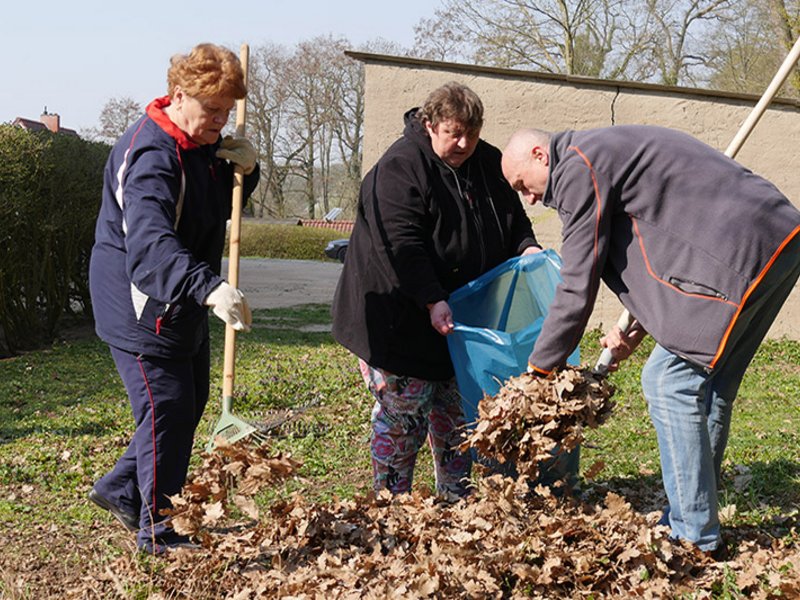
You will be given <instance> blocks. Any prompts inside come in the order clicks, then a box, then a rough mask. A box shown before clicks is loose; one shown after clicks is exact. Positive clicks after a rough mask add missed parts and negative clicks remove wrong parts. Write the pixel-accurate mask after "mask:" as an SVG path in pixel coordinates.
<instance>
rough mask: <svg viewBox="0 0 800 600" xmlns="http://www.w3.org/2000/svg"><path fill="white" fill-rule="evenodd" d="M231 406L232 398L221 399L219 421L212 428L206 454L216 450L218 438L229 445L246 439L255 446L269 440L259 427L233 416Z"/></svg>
mask: <svg viewBox="0 0 800 600" xmlns="http://www.w3.org/2000/svg"><path fill="white" fill-rule="evenodd" d="M232 405H233V398H229V397H226V398H223V401H222V415H221V416H220V418H219V421H217V425H216V426H215V427H214V431H213V433H212V434H211V439H210V440H209V442H208V445H207V446H206V451H207V452H211V451H212V450H214V448H216V445H217V440H218V439H220V438H222V439H223V440H225V441H226V442H228V443H229V444H233V443H235V442H238V441H239V440H243V439H245V438H246V439H247V441H248V442H251V443H253V444H256V445H261V444H263V443H264V442H266V441H267V440H268V439H269V438H268V436H266V435H264V433H263V432H262V430H261V429H260V428H259V427H257V426H255V425H253V424H252V423H248V422H247V421H245V420H244V419H241V418H239V417H237V416H236V415H234V414H233V412H231V407H232Z"/></svg>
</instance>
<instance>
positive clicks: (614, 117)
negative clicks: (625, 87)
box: [611, 87, 621, 125]
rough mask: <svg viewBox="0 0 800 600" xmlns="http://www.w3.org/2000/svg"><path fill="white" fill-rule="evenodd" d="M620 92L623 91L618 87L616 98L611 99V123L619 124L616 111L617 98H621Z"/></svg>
mask: <svg viewBox="0 0 800 600" xmlns="http://www.w3.org/2000/svg"><path fill="white" fill-rule="evenodd" d="M620 93H621V89H620V88H619V87H617V91H616V92H615V93H614V98H613V99H612V100H611V124H612V125H616V124H617V113H616V110H617V106H616V105H617V98H619V95H620Z"/></svg>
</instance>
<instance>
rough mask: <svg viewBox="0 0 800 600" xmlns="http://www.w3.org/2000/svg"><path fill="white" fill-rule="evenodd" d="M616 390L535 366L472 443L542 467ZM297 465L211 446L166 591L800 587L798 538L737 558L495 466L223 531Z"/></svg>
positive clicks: (600, 414) (430, 594) (311, 594)
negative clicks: (226, 520)
mask: <svg viewBox="0 0 800 600" xmlns="http://www.w3.org/2000/svg"><path fill="white" fill-rule="evenodd" d="M610 396H611V390H610V389H609V388H608V387H607V385H606V383H605V382H604V381H599V380H597V379H595V378H593V377H589V376H587V375H586V373H585V372H580V371H578V370H568V371H566V372H563V373H561V374H559V375H558V376H556V377H553V378H550V379H547V380H538V379H533V378H530V377H528V376H523V377H521V378H518V379H516V380H512V381H510V382H509V383H508V385H506V386H505V387H504V388H503V390H501V392H500V393H499V394H498V396H497V397H495V398H494V399H486V401H485V404H484V405H482V406H481V409H480V415H481V419H482V421H481V425H479V426H478V429H477V431H476V432H475V434H474V435H473V436H472V438H471V441H470V442H468V443H471V444H473V445H474V447H476V448H479V449H480V451H481V452H483V453H485V454H486V455H488V456H492V457H495V458H496V459H498V460H499V459H500V458H502V459H503V460H506V461H514V462H515V463H516V464H517V465H518V467H521V468H522V469H523V470H524V472H525V473H526V475H528V476H530V475H532V474H533V473H535V468H536V464H537V463H538V462H539V461H540V460H542V458H543V457H544V458H547V457H548V456H549V453H550V452H551V451H552V449H553V446H552V444H554V443H555V444H560V445H562V446H564V447H565V448H570V447H573V446H574V445H575V444H577V443H579V442H580V441H581V430H582V428H583V427H586V426H596V425H597V424H599V423H602V421H603V420H604V419H605V418H606V416H607V415H608V411H609V410H610V403H609V398H610ZM365 451H366V450H365ZM297 466H298V463H296V462H295V461H294V460H292V459H291V458H289V457H283V456H280V455H278V456H274V457H271V456H270V455H269V452H268V449H267V448H260V449H258V450H252V449H241V448H238V447H223V448H221V450H220V452H219V453H216V454H212V455H211V456H209V457H207V458H206V461H205V462H204V464H203V466H202V467H200V468H199V469H197V470H196V471H195V473H194V476H193V477H192V480H191V481H190V483H188V484H187V486H186V488H185V489H184V490H183V492H182V493H181V495H180V496H179V497H176V498H173V501H174V502H175V510H174V511H173V519H174V520H175V524H176V527H179V528H180V529H181V530H182V531H185V532H189V533H193V534H194V535H196V536H199V537H200V539H201V540H202V542H203V546H204V547H203V549H202V550H199V551H196V552H192V553H188V552H178V553H175V554H173V555H170V556H168V558H167V560H168V563H167V564H166V565H165V567H164V569H163V570H160V571H159V572H158V573H157V574H150V576H151V577H157V578H158V587H159V589H160V590H161V591H162V594H163V597H190V598H195V599H198V600H199V599H204V598H232V599H236V600H244V599H255V598H294V599H305V598H325V599H328V598H387V597H392V598H522V597H525V598H592V597H593V598H601V597H602V598H609V597H610V598H623V597H624V598H627V597H642V598H665V597H674V596H676V595H680V594H687V595H691V596H692V597H697V598H710V597H712V592H711V590H712V589H714V588H715V587H716V589H717V590H718V591H719V590H721V589H723V586H724V585H725V584H726V583H729V582H730V581H731V578H733V579H734V580H735V581H734V583H735V584H736V586H738V589H739V590H740V591H742V592H743V593H745V594H747V595H748V596H749V597H753V598H771V597H775V594H777V593H778V592H780V593H782V594H783V596H784V597H796V596H797V595H798V594H800V583H799V582H800V571H798V565H800V554H798V552H797V550H796V549H792V548H785V547H782V546H781V545H780V544H779V543H778V542H776V541H774V540H773V541H769V540H763V539H762V540H760V541H759V542H757V541H755V540H751V541H748V542H743V543H742V544H740V546H739V549H738V554H737V558H736V560H735V561H733V562H730V563H727V564H726V565H721V564H718V563H714V562H713V561H711V560H710V559H707V558H706V557H704V556H702V555H700V554H699V553H698V552H697V551H696V550H694V549H693V548H690V547H687V546H683V545H681V544H678V543H675V542H673V541H671V540H670V539H669V538H668V533H669V532H668V530H667V528H664V527H658V526H654V525H653V523H652V519H650V520H648V518H647V517H646V516H643V515H641V514H638V513H636V512H635V511H634V510H633V509H632V508H631V506H630V505H629V504H628V502H627V501H626V500H625V499H624V498H623V497H621V496H620V495H618V494H615V493H608V494H606V495H605V497H604V499H603V500H602V501H601V502H599V503H597V504H589V503H586V502H582V501H579V500H575V499H570V498H567V499H563V498H562V499H559V498H556V497H554V496H553V495H552V494H551V493H550V491H549V490H548V489H547V488H542V487H537V488H536V489H531V486H530V485H529V484H528V483H527V481H528V479H527V477H520V478H518V479H511V478H506V477H502V476H501V475H492V476H489V477H484V478H479V479H477V481H476V482H475V489H474V493H473V494H472V495H471V496H469V497H468V498H466V499H465V500H463V501H460V502H457V503H454V504H451V503H447V502H443V501H442V500H441V499H438V498H435V497H433V496H431V495H428V494H426V493H424V492H423V493H420V492H414V493H413V494H404V495H400V496H397V497H391V496H390V495H389V493H388V492H385V491H384V492H381V493H380V494H378V495H374V494H369V495H368V496H366V497H360V498H355V499H353V500H336V501H333V502H330V503H327V504H311V503H308V502H306V501H305V500H304V499H303V498H302V497H301V496H299V495H296V496H294V497H292V498H290V499H289V500H283V501H278V502H275V503H273V505H272V506H271V507H270V508H269V511H268V513H267V514H264V515H261V518H260V521H258V522H256V523H255V524H253V523H252V522H251V523H250V524H249V525H247V526H240V527H238V528H229V529H227V530H213V529H210V528H211V527H212V526H214V525H217V524H220V523H221V519H222V517H223V516H225V515H226V505H227V503H228V502H232V503H234V504H235V505H236V506H239V507H240V508H241V509H242V510H243V511H244V513H245V514H247V515H249V516H251V517H252V518H255V516H256V515H257V513H256V512H255V511H254V507H253V505H252V504H251V503H250V502H251V500H250V498H251V497H252V494H253V493H255V491H257V490H258V489H259V488H260V487H261V486H262V485H267V484H271V483H275V482H277V481H280V480H281V479H282V478H285V477H288V476H291V475H292V474H293V473H294V472H295V470H296V468H297ZM232 490H235V492H234V491H232ZM130 575H131V576H133V575H134V573H133V572H131V573H130Z"/></svg>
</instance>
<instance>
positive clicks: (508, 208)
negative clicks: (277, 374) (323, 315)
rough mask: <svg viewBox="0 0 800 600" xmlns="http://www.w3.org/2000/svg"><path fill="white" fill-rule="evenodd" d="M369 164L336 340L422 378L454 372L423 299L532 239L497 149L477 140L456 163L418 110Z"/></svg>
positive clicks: (340, 293)
mask: <svg viewBox="0 0 800 600" xmlns="http://www.w3.org/2000/svg"><path fill="white" fill-rule="evenodd" d="M415 112H416V109H412V110H410V111H408V112H407V113H406V114H405V117H404V119H405V130H404V132H403V137H402V138H400V139H399V140H397V141H396V142H395V143H394V144H392V146H391V147H390V148H389V149H388V150H387V151H386V153H385V154H384V155H383V156H382V157H381V158H380V160H379V161H378V162H377V164H376V165H375V166H374V167H373V168H372V169H371V170H370V171H369V173H367V175H366V176H365V177H364V180H363V182H362V184H361V191H360V194H359V203H358V214H357V215H356V223H355V227H354V229H353V233H352V235H351V237H350V245H349V247H348V250H347V259H346V260H345V264H344V269H343V271H342V274H341V277H340V279H339V283H338V286H337V289H336V294H335V296H334V301H333V309H332V310H333V335H334V337H335V338H336V340H337V341H338V342H339V343H340V344H342V345H343V346H345V347H346V348H348V349H349V350H350V351H352V352H353V353H354V354H356V355H357V356H358V357H360V358H362V359H364V360H365V361H366V362H367V363H368V364H370V365H371V366H373V367H378V368H382V369H385V370H387V371H389V372H392V373H394V374H397V375H406V376H412V377H417V378H420V379H428V380H445V379H449V378H450V377H452V376H453V365H452V362H451V361H450V355H449V353H448V350H447V341H446V339H445V337H444V336H442V335H440V334H439V333H437V332H436V331H435V330H434V329H433V327H432V326H431V323H430V317H429V314H428V310H427V308H426V305H428V304H431V303H434V302H438V301H439V300H446V299H447V298H448V297H449V294H450V292H452V291H453V290H455V289H457V288H459V287H461V286H462V285H464V284H466V283H468V282H469V281H472V280H473V279H475V278H476V277H478V276H479V275H481V274H483V273H485V272H486V271H488V270H489V269H491V268H493V267H495V266H497V265H498V264H500V263H501V262H503V261H505V260H506V259H508V258H510V257H512V256H516V255H518V254H520V253H521V252H522V251H523V250H525V249H526V248H528V247H530V246H534V245H537V244H536V238H535V237H534V234H533V230H532V228H531V223H530V219H529V218H528V216H527V215H526V214H525V211H524V209H523V207H522V204H521V202H520V199H519V196H518V195H517V193H516V192H515V191H514V190H512V189H511V187H510V186H509V184H508V183H507V182H506V180H505V179H504V178H503V174H502V171H501V168H500V159H501V153H500V151H499V150H498V149H497V148H495V147H494V146H492V145H490V144H488V143H486V142H484V141H483V140H480V141H479V142H478V145H477V147H476V149H475V152H474V153H473V154H472V156H470V158H469V159H467V160H466V161H465V162H464V164H462V165H461V166H460V167H459V168H458V169H452V168H451V167H449V166H448V165H447V164H445V163H444V162H443V161H442V160H441V159H440V158H439V157H438V156H437V155H436V153H435V152H434V151H433V148H432V146H431V141H430V138H429V137H428V135H427V132H426V131H425V129H424V127H423V125H422V124H421V123H420V122H419V120H418V119H417V118H416V117H415Z"/></svg>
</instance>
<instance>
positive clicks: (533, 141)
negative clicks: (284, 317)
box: [502, 128, 551, 204]
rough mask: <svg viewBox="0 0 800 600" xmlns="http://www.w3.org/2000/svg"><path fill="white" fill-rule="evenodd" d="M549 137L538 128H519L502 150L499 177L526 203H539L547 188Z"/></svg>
mask: <svg viewBox="0 0 800 600" xmlns="http://www.w3.org/2000/svg"><path fill="white" fill-rule="evenodd" d="M550 135H551V134H550V133H549V132H547V131H542V130H541V129H530V128H528V129H520V130H518V131H515V132H514V133H513V134H512V135H511V137H510V138H509V140H508V143H507V144H506V147H505V149H504V150H503V162H502V166H503V175H504V176H505V178H506V179H507V180H508V182H509V184H511V187H513V188H514V189H515V190H516V191H518V192H519V193H520V194H522V197H523V198H524V199H525V200H526V201H527V202H528V203H529V204H536V202H537V201H539V200H541V198H542V194H544V190H545V188H546V187H547V176H548V174H549V170H550V169H549V165H550Z"/></svg>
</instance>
